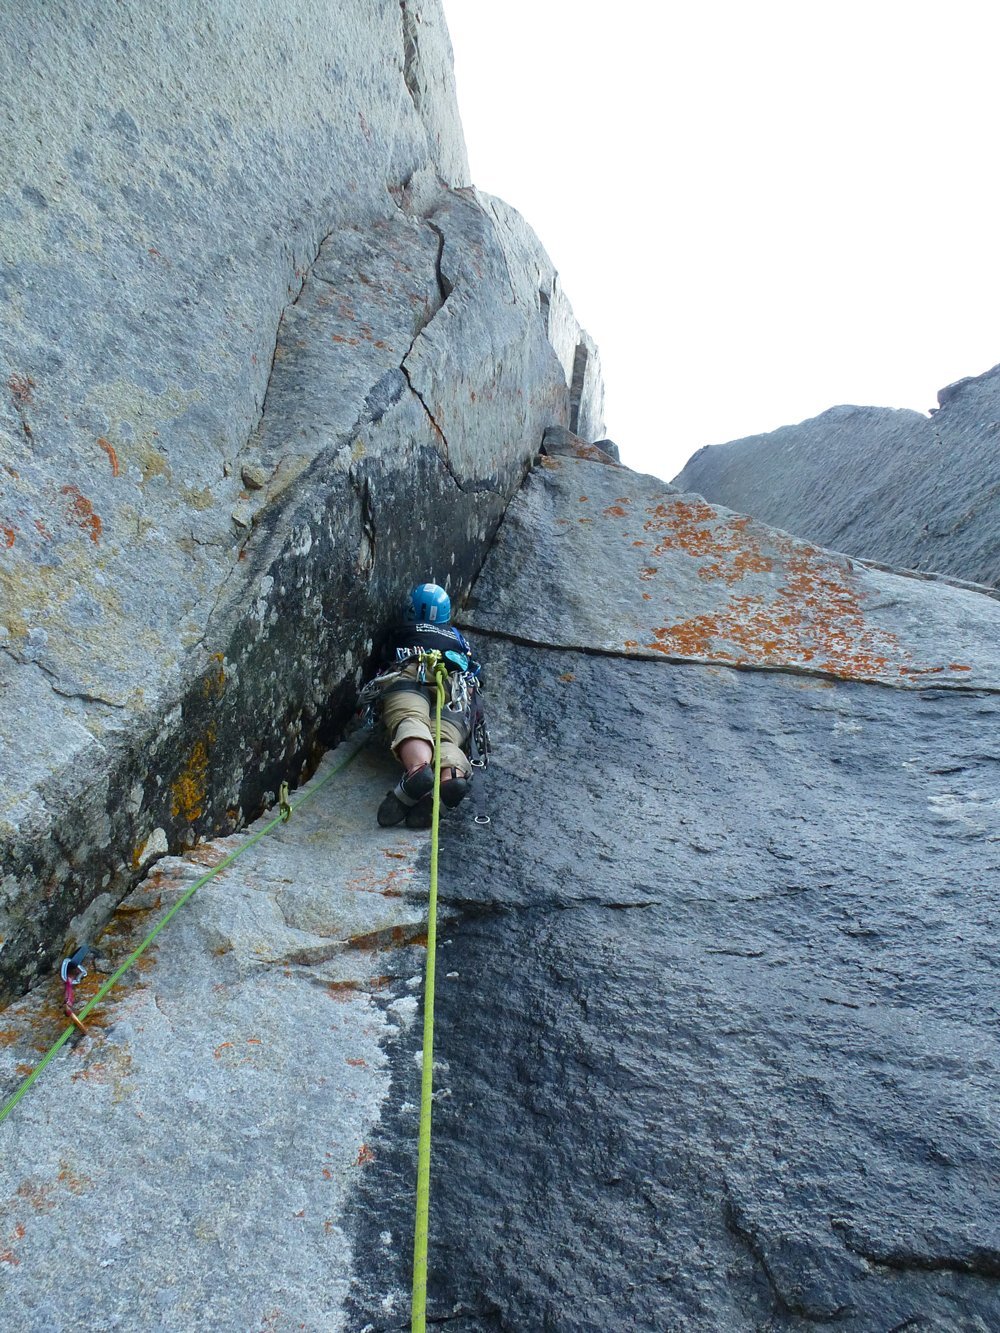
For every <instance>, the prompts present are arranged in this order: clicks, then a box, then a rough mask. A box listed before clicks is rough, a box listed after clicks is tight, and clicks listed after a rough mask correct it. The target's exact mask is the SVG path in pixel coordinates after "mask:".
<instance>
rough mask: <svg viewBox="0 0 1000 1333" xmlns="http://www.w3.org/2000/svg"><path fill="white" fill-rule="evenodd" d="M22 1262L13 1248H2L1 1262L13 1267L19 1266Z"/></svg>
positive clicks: (0, 1251)
mask: <svg viewBox="0 0 1000 1333" xmlns="http://www.w3.org/2000/svg"><path fill="white" fill-rule="evenodd" d="M20 1262H21V1261H20V1259H19V1258H18V1257H17V1255H16V1254H15V1253H14V1251H13V1250H0V1264H10V1266H11V1267H12V1268H17V1266H18V1265H19V1264H20Z"/></svg>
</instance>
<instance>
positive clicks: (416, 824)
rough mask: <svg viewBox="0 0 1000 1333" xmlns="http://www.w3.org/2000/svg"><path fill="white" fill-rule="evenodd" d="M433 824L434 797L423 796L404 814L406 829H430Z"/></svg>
mask: <svg viewBox="0 0 1000 1333" xmlns="http://www.w3.org/2000/svg"><path fill="white" fill-rule="evenodd" d="M433 822H434V797H433V796H425V797H424V798H423V800H421V801H418V802H417V803H416V805H411V806H410V808H409V810H407V812H406V827H407V828H430V826H431V824H432V823H433Z"/></svg>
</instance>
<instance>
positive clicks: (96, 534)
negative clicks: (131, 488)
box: [60, 486, 104, 545]
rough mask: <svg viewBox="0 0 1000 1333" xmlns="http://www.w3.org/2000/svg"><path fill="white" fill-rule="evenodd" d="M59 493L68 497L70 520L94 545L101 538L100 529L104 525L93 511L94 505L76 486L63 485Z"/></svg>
mask: <svg viewBox="0 0 1000 1333" xmlns="http://www.w3.org/2000/svg"><path fill="white" fill-rule="evenodd" d="M60 494H61V495H67V496H69V497H70V504H69V520H70V522H71V523H75V524H76V525H77V527H78V528H82V529H83V531H84V532H86V533H87V535H88V536H89V537H90V540H91V541H92V542H93V543H94V544H95V545H96V544H97V543H98V542H99V541H100V539H101V530H102V528H103V526H104V525H103V524H102V522H101V520H100V518H99V517H98V516H97V514H95V513H94V506H93V505H92V504H91V503H90V501H89V500H88V499H87V497H86V496H85V495H81V494H80V489H79V487H77V486H63V487H62V488H61V490H60Z"/></svg>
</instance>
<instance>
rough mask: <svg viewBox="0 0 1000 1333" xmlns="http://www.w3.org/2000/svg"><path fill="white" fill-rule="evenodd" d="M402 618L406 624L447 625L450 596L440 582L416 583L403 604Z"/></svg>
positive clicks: (449, 616) (449, 611) (449, 615)
mask: <svg viewBox="0 0 1000 1333" xmlns="http://www.w3.org/2000/svg"><path fill="white" fill-rule="evenodd" d="M403 619H404V620H405V621H406V623H407V624H408V625H414V624H417V625H447V623H448V621H449V620H450V619H451V598H450V597H449V596H448V594H447V593H446V592H445V590H444V588H442V587H441V586H440V584H437V583H418V584H417V586H416V587H415V588H414V589H413V591H412V592H411V593H410V596H409V598H408V599H407V601H406V602H405V603H404V605H403Z"/></svg>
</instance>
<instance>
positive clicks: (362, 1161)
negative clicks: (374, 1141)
mask: <svg viewBox="0 0 1000 1333" xmlns="http://www.w3.org/2000/svg"><path fill="white" fill-rule="evenodd" d="M374 1160H375V1154H374V1153H373V1152H372V1150H371V1148H369V1146H368V1144H367V1143H362V1145H361V1147H360V1148H359V1149H358V1160H357V1162H356V1163H355V1165H357V1166H368V1164H369V1163H370V1162H374Z"/></svg>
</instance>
